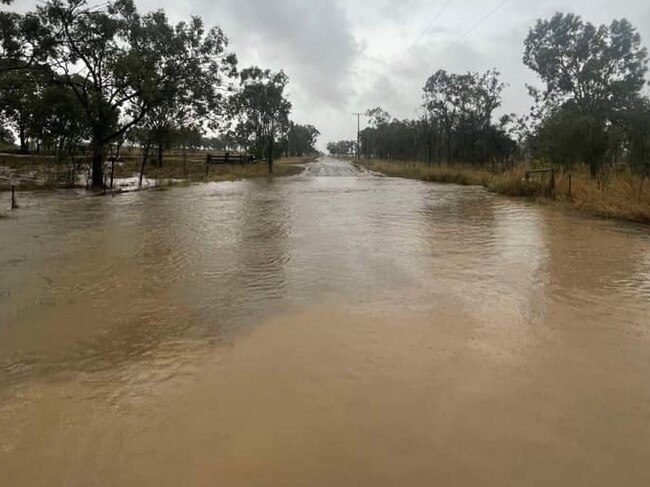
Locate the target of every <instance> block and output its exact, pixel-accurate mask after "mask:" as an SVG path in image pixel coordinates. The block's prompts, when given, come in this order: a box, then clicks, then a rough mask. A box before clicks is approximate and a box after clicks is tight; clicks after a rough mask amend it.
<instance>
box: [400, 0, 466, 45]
mask: <svg viewBox="0 0 650 487" xmlns="http://www.w3.org/2000/svg"><path fill="white" fill-rule="evenodd" d="M453 2H454V0H447V3H445V4H444V5H443V6H442V7H441V8H440V10H438V12H436V15H435V16H434V17H433V19H432V20H431V22H429V25H427V26H426V28H425V29H424V30H423V31H422V32H420V35H419V36H417V37H416V38H415V40H414V41H413V42H412V43H411V45H410V46H409V47H408V49H407V50H406V51H404V54H403V55H402V57H405V56H406V55H407V54H408V53H409V52H411V49H413V48H414V47H415V45H416V44H417V43H418V42H419V41H420V39H422V37H424V35H425V34H426V33H427V32H429V29H430V28H431V27H432V26H433V24H435V23H436V21H437V20H438V19H439V18H440V17H441V16H442V14H444V13H445V12H446V11H447V9H448V8H449V7H450V6H451V4H452V3H453Z"/></svg>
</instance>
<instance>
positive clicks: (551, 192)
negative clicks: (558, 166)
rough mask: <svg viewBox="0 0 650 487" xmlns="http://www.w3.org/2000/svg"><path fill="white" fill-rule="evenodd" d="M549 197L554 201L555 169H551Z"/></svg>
mask: <svg viewBox="0 0 650 487" xmlns="http://www.w3.org/2000/svg"><path fill="white" fill-rule="evenodd" d="M549 190H550V196H551V198H553V199H555V169H551V182H550V187H549Z"/></svg>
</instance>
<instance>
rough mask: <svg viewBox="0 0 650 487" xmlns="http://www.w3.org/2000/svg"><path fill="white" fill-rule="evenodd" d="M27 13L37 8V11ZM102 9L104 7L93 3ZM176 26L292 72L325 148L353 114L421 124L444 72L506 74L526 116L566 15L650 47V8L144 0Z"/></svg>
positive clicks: (514, 106) (296, 114) (386, 0)
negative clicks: (220, 35)
mask: <svg viewBox="0 0 650 487" xmlns="http://www.w3.org/2000/svg"><path fill="white" fill-rule="evenodd" d="M16 3H17V4H21V3H22V4H23V6H24V5H25V4H26V3H31V4H33V3H34V2H33V1H30V2H23V1H21V0H16ZM93 3H94V2H93ZM136 3H137V4H138V6H139V8H140V9H141V10H144V11H146V10H152V9H156V8H160V7H162V8H165V10H167V12H168V13H169V15H170V17H171V18H172V19H173V20H180V19H181V18H187V17H188V16H190V15H199V16H201V17H203V18H204V20H205V21H206V23H208V24H218V25H220V26H221V27H222V28H223V29H224V30H225V32H226V34H227V35H228V37H229V38H230V40H231V47H232V49H233V50H234V51H235V52H236V53H237V55H238V56H239V60H240V65H241V66H247V65H251V64H257V65H259V66H261V67H269V68H273V69H280V68H282V69H284V70H285V72H286V73H287V74H288V75H289V78H290V80H291V83H290V92H289V96H290V99H291V102H292V103H293V106H294V110H293V119H294V120H295V121H296V122H299V123H311V124H313V125H315V126H316V127H317V128H318V129H320V130H321V132H322V133H323V135H322V137H321V140H320V146H321V147H324V145H325V144H326V143H327V142H328V141H331V140H338V139H343V138H347V139H352V138H354V137H355V133H356V119H355V118H354V117H353V116H352V113H353V112H358V111H365V110H366V109H367V108H371V107H375V106H381V107H382V108H384V109H385V110H386V111H388V112H389V113H390V114H392V115H393V116H397V117H400V118H404V117H410V118H412V117H416V116H417V115H418V111H419V106H420V104H421V94H422V86H424V83H425V81H426V79H427V78H428V76H430V75H431V74H432V73H433V72H435V71H436V70H438V69H441V68H442V69H447V70H450V71H454V72H464V71H468V70H472V71H483V70H487V69H489V68H493V67H494V68H497V69H498V70H499V71H500V72H501V73H502V77H503V80H504V81H506V82H507V83H509V87H508V88H507V90H506V92H505V95H504V104H503V108H502V111H504V112H519V113H521V112H525V111H527V109H528V107H529V105H530V100H529V97H528V95H527V92H526V89H525V84H526V83H536V79H535V76H534V75H533V73H531V72H530V71H529V70H528V69H527V68H526V67H525V66H524V65H523V63H522V60H521V58H522V51H523V42H524V38H525V37H526V34H527V31H528V28H529V26H530V25H531V24H532V23H533V22H534V21H535V20H536V19H538V18H540V17H549V16H551V15H553V13H555V12H556V11H562V12H575V13H577V14H579V15H581V16H583V17H584V18H585V19H586V20H589V21H591V22H593V23H609V22H611V20H612V19H614V18H621V17H626V18H627V19H628V20H630V21H631V22H632V23H633V25H635V26H636V27H637V28H638V30H639V31H640V33H641V35H642V36H643V40H644V45H645V46H646V47H650V1H648V0H616V1H613V0H564V1H562V0H509V1H508V0H506V1H504V0H185V1H172V0H136Z"/></svg>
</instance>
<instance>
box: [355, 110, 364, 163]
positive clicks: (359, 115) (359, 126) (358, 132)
mask: <svg viewBox="0 0 650 487" xmlns="http://www.w3.org/2000/svg"><path fill="white" fill-rule="evenodd" d="M352 115H354V116H356V117H357V159H361V117H362V116H364V115H365V113H361V112H359V113H353V114H352Z"/></svg>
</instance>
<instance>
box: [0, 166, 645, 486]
mask: <svg viewBox="0 0 650 487" xmlns="http://www.w3.org/2000/svg"><path fill="white" fill-rule="evenodd" d="M20 196H21V200H20V204H21V209H20V210H19V214H18V216H17V217H15V218H14V217H12V218H9V219H4V220H0V479H3V480H2V481H0V483H1V484H2V485H66V486H68V485H73V486H74V485H79V486H81V485H83V486H88V485H226V486H238V485H242V486H248V485H274V486H275V485H278V486H287V485H323V486H329V485H354V486H358V485H372V486H381V485H386V486H392V485H400V484H401V485H434V484H436V483H439V484H440V485H463V486H464V485H494V486H502V485H518V486H519V485H522V486H523V485H526V486H528V485H534V486H537V485H539V486H547V485H571V486H576V485H584V486H594V485H603V486H605V485H635V486H636V485H639V486H642V485H649V484H650V465H648V461H647V459H648V458H650V232H649V231H648V228H647V227H640V226H631V225H627V224H619V223H614V222H606V221H599V220H591V219H587V218H582V217H578V216H574V215H571V214H568V213H563V212H560V211H556V210H552V209H549V208H545V207H542V206H535V205H532V204H529V203H526V202H523V201H518V200H510V199H507V198H502V197H497V196H493V195H490V194H488V193H487V192H485V191H484V190H483V189H481V188H474V187H457V186H453V185H436V184H426V183H422V182H418V181H409V180H400V179H392V178H383V177H379V176H376V175H373V174H368V173H363V172H359V171H358V170H357V169H355V168H354V167H353V166H351V165H350V164H348V163H346V162H341V161H335V160H332V159H327V158H326V159H323V160H321V161H319V162H317V163H314V164H312V165H310V166H309V167H308V168H307V169H306V171H305V172H304V173H303V174H302V175H300V176H296V177H291V178H285V179H275V180H267V179H259V180H248V181H241V182H236V183H215V184H206V185H197V186H192V187H189V188H175V189H171V190H168V191H152V192H141V193H132V194H125V195H121V196H119V197H115V198H101V197H99V198H98V197H87V196H85V195H79V194H73V193H69V192H68V193H66V192H60V193H41V194H21V195H20Z"/></svg>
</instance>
